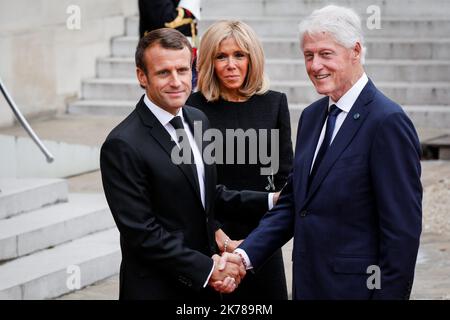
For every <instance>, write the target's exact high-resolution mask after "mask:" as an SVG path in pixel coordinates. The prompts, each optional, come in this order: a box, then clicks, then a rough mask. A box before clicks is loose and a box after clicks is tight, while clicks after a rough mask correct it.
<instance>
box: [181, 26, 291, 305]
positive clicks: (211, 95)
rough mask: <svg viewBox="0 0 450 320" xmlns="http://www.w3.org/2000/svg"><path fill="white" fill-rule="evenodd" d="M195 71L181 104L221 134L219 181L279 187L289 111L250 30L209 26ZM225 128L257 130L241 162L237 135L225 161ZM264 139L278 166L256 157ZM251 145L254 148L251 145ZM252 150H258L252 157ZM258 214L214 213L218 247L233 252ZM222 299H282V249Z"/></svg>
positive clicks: (284, 171) (287, 153)
mask: <svg viewBox="0 0 450 320" xmlns="http://www.w3.org/2000/svg"><path fill="white" fill-rule="evenodd" d="M198 75H199V82H198V90H199V92H196V93H194V94H192V95H191V97H190V98H189V100H188V102H187V103H186V104H187V105H191V106H193V107H197V108H199V109H200V110H202V111H203V112H204V113H205V114H206V115H207V116H208V118H209V120H210V124H211V128H215V129H218V130H220V131H221V133H222V137H223V140H224V143H223V144H224V146H223V161H224V162H223V164H220V163H217V162H216V164H217V176H218V183H220V184H223V185H225V186H226V187H228V188H229V189H234V190H245V189H247V190H257V191H270V192H275V191H279V190H280V189H281V188H282V187H283V186H284V183H285V182H286V179H287V176H288V174H289V172H290V170H291V166H292V142H291V127H290V117H289V110H288V105H287V99H286V95H285V94H284V93H280V92H276V91H271V90H268V80H267V78H266V76H265V74H264V52H263V49H262V46H261V43H260V41H259V40H258V38H257V36H256V34H255V33H254V31H253V30H252V29H251V28H250V27H249V26H248V25H246V24H245V23H243V22H240V21H219V22H217V23H215V24H213V25H212V26H210V27H209V28H208V30H207V31H206V32H205V34H204V35H203V37H202V40H201V43H200V50H199V56H198ZM227 129H234V130H236V129H242V130H243V131H244V132H246V133H249V136H251V134H250V133H255V132H256V139H257V142H256V146H255V141H253V142H252V143H249V141H250V139H247V140H246V141H245V163H244V164H242V159H241V163H239V161H238V158H239V157H238V156H239V155H238V154H237V153H238V152H237V150H236V147H237V139H236V138H235V141H234V148H235V150H234V159H232V160H233V161H229V160H230V159H229V158H227V153H229V152H230V150H228V149H226V147H225V145H227V143H228V145H229V142H230V141H227V143H225V142H226V136H227V135H226V130H227ZM249 129H250V130H249ZM247 130H249V131H247ZM264 131H265V132H266V133H267V135H266V136H267V137H268V138H267V139H266V140H264V138H265V137H264V136H265V134H264V133H263V132H264ZM275 132H278V134H279V135H278V136H277V139H276V140H274V144H273V145H272V143H271V138H270V137H271V134H273V133H275ZM264 141H267V142H266V143H265V146H266V148H267V149H266V150H268V154H270V151H271V150H272V149H271V148H273V147H275V146H276V145H278V150H279V154H277V153H276V152H273V154H272V155H270V156H272V157H276V161H275V162H278V164H279V165H274V164H273V163H272V164H267V161H263V160H264V159H262V158H261V157H260V156H259V152H260V150H259V147H260V144H261V143H264ZM256 147H258V149H254V148H256ZM252 148H253V149H252ZM255 150H257V152H258V153H256V155H258V156H257V157H256V159H257V160H256V161H254V159H255V157H254V156H255V152H256V151H255ZM240 156H242V154H241V155H240ZM277 156H278V157H277ZM267 167H271V168H272V171H273V172H272V173H273V174H270V173H269V174H267V173H265V174H261V169H264V168H266V169H265V170H266V171H269V172H271V171H270V170H268V168H267ZM263 214H264V213H263V212H262V213H261V216H262V215H263ZM261 216H254V215H253V216H250V215H249V216H248V217H245V216H242V217H240V218H239V219H238V220H236V218H232V217H231V216H230V215H227V214H226V213H219V212H218V213H217V219H218V220H219V221H220V222H221V223H222V230H223V231H224V232H225V234H223V237H222V238H221V236H220V235H219V236H216V241H217V244H218V246H219V248H220V250H222V251H228V252H232V251H233V250H234V249H235V248H236V246H237V245H238V244H239V243H240V241H238V240H241V239H244V238H245V237H246V236H247V235H248V234H249V233H250V232H251V231H252V230H253V229H254V228H255V227H256V226H257V225H258V223H259V220H260V218H261ZM227 237H230V238H231V239H233V240H234V241H231V240H229V239H227ZM226 299H233V300H255V299H271V300H285V299H287V288H286V276H285V272H284V264H283V257H282V253H281V250H278V251H277V252H276V253H275V254H274V255H273V256H272V258H270V259H269V260H268V261H267V263H266V264H265V265H264V266H263V267H262V268H261V269H259V270H257V272H256V273H255V274H253V273H251V272H247V275H246V277H245V278H244V280H243V281H242V283H241V284H240V286H239V287H238V288H237V289H236V291H235V292H233V293H232V294H231V295H227V296H226Z"/></svg>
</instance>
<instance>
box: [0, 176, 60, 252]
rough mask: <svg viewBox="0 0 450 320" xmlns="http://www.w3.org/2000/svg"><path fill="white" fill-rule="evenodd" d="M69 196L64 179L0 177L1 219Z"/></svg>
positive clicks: (57, 201)
mask: <svg viewBox="0 0 450 320" xmlns="http://www.w3.org/2000/svg"><path fill="white" fill-rule="evenodd" d="M67 197H68V186H67V182H66V181H65V180H62V179H14V178H0V219H5V218H8V217H12V216H15V215H17V214H20V213H23V212H27V211H30V210H35V209H38V208H41V207H44V206H48V205H51V204H55V203H59V202H65V201H67ZM0 236H1V233H0ZM0 260H1V258H0Z"/></svg>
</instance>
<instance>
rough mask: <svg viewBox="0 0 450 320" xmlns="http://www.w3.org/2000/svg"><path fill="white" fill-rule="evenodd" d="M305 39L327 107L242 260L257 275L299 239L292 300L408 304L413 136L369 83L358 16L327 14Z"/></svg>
mask: <svg viewBox="0 0 450 320" xmlns="http://www.w3.org/2000/svg"><path fill="white" fill-rule="evenodd" d="M300 29H301V48H302V50H303V53H304V57H305V65H306V70H307V73H308V75H309V78H310V80H311V81H312V83H313V85H314V87H315V88H316V90H317V92H318V93H320V94H324V95H326V96H327V97H325V98H322V99H320V100H318V101H316V102H314V103H313V104H311V105H310V106H308V107H307V108H306V109H305V110H304V111H303V113H302V115H301V117H300V120H299V124H298V133H297V144H296V150H295V160H294V167H293V170H292V172H291V174H290V176H289V178H288V182H287V184H286V186H285V188H284V189H283V190H282V193H281V196H280V199H279V201H278V203H277V206H275V207H274V208H273V209H272V210H271V211H269V212H268V213H267V214H266V215H265V216H264V217H263V219H262V221H261V223H260V225H259V226H258V228H257V229H256V230H254V231H253V232H252V233H251V234H250V235H249V236H248V237H247V239H246V240H245V241H244V242H243V244H242V245H241V246H240V247H239V248H238V249H236V252H238V253H239V254H240V255H241V256H242V258H243V261H244V262H245V264H246V266H247V269H249V268H252V267H253V268H258V267H259V266H260V265H261V264H262V263H263V262H264V261H265V260H266V259H267V257H269V256H270V254H271V253H272V252H273V251H274V250H275V249H276V248H279V247H280V246H282V245H283V244H285V243H286V242H287V241H288V240H289V239H290V238H291V237H292V236H293V237H294V240H293V241H294V247H293V254H292V257H293V299H408V298H409V295H410V292H411V287H412V283H413V278H414V268H415V262H416V257H417V252H418V247H419V238H420V233H421V215H422V209H421V201H422V186H421V182H420V173H421V168H420V145H419V141H418V138H417V134H416V131H415V129H414V126H413V124H412V123H411V121H410V119H409V118H408V117H407V116H406V114H405V113H404V111H403V110H402V108H401V107H400V106H399V105H398V104H396V103H395V102H393V101H392V100H390V99H389V98H387V97H386V96H384V95H383V93H382V92H381V91H379V90H378V89H377V88H376V87H375V85H374V84H373V82H372V81H371V80H369V79H368V77H367V76H366V74H365V72H364V69H363V66H362V61H363V58H364V49H363V37H362V31H361V21H360V19H359V17H358V15H357V14H356V13H355V12H354V11H353V10H350V9H347V8H342V7H337V6H327V7H324V8H322V9H320V10H316V11H314V12H313V13H312V14H311V15H310V16H309V17H308V18H306V19H305V20H304V21H303V22H302V24H301V25H300Z"/></svg>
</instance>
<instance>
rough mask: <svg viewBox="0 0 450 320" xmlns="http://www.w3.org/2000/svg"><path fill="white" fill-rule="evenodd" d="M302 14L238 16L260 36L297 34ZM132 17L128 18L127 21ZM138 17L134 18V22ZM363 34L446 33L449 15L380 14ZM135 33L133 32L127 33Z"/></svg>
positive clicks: (365, 26)
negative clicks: (396, 15)
mask: <svg viewBox="0 0 450 320" xmlns="http://www.w3.org/2000/svg"><path fill="white" fill-rule="evenodd" d="M224 18H225V19H236V18H233V17H208V19H202V20H201V21H200V22H199V34H200V35H202V34H203V33H204V32H205V31H206V29H207V28H208V27H209V26H210V25H211V24H213V23H214V22H216V21H218V20H222V19H224ZM302 18H303V17H285V16H284V17H250V18H242V19H240V20H242V21H244V22H246V23H247V24H249V25H250V26H251V27H252V28H253V29H254V30H255V32H256V34H257V35H258V36H260V37H277V36H282V37H288V36H292V37H297V36H298V34H299V33H298V24H299V22H301V20H302ZM132 21H133V19H132V18H131V19H130V23H131V22H132ZM138 21H139V20H137V19H135V20H134V23H136V22H138ZM127 23H128V21H127ZM363 34H364V36H365V37H386V38H390V37H412V38H418V37H448V36H449V34H450V19H449V18H448V17H429V18H424V17H408V18H406V17H382V19H381V20H380V28H377V27H376V26H374V25H373V24H372V22H370V23H369V24H367V23H363ZM129 35H136V34H129Z"/></svg>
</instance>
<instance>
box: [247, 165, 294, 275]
mask: <svg viewBox="0 0 450 320" xmlns="http://www.w3.org/2000/svg"><path fill="white" fill-rule="evenodd" d="M292 177H293V174H292V173H291V174H290V175H289V177H288V179H287V182H286V185H285V186H284V188H283V189H282V190H281V194H280V198H279V199H278V203H277V205H276V206H275V207H273V209H272V210H270V211H269V212H267V213H266V214H265V215H264V216H263V217H262V219H261V221H260V222H259V225H258V227H257V228H256V229H254V230H253V231H252V232H251V233H250V234H249V235H248V236H247V238H246V239H245V240H244V242H243V243H242V244H241V245H240V246H239V248H241V249H243V250H244V251H245V253H247V255H248V257H249V259H250V262H251V263H252V266H253V267H254V268H255V269H258V268H259V267H261V266H262V265H263V264H264V262H265V261H266V260H267V259H268V258H269V257H270V256H272V254H273V253H274V252H275V251H276V250H277V249H279V248H281V247H282V246H283V245H284V244H285V243H286V242H288V241H289V240H290V239H291V238H292V237H293V235H294V222H295V219H294V212H295V210H294V193H293V184H292Z"/></svg>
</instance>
